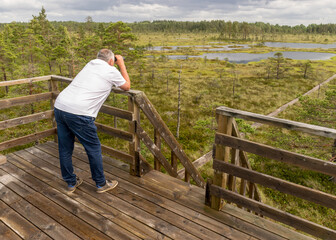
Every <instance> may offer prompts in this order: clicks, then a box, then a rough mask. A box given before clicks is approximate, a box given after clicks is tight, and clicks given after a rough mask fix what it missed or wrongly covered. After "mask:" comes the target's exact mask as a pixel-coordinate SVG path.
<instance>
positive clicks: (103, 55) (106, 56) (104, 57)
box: [97, 49, 114, 62]
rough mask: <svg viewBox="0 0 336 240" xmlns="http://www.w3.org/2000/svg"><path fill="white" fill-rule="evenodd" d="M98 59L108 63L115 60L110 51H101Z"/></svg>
mask: <svg viewBox="0 0 336 240" xmlns="http://www.w3.org/2000/svg"><path fill="white" fill-rule="evenodd" d="M97 58H98V59H101V60H104V61H105V62H108V61H110V59H114V53H113V52H112V51H111V50H109V49H101V50H100V51H99V52H98V54H97Z"/></svg>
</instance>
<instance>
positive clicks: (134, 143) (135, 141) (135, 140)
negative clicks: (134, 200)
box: [128, 96, 141, 176]
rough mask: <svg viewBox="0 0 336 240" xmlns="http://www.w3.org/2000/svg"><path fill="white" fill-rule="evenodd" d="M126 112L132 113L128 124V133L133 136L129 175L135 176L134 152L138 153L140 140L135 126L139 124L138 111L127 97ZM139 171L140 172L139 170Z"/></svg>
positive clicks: (130, 149)
mask: <svg viewBox="0 0 336 240" xmlns="http://www.w3.org/2000/svg"><path fill="white" fill-rule="evenodd" d="M128 110H129V111H130V112H132V113H133V121H130V122H129V132H130V133H132V135H133V141H131V142H130V143H129V155H131V156H132V157H133V161H132V163H131V164H130V174H131V175H133V176H137V171H136V162H135V161H136V152H139V153H140V139H139V137H138V135H137V134H136V132H137V124H140V110H139V107H138V106H137V105H136V104H135V101H134V97H132V96H130V97H128ZM140 171H141V170H140Z"/></svg>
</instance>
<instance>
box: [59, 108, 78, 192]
mask: <svg viewBox="0 0 336 240" xmlns="http://www.w3.org/2000/svg"><path fill="white" fill-rule="evenodd" d="M54 112H55V119H56V123H57V136H58V150H59V159H60V165H61V173H62V177H63V179H64V181H66V182H67V184H68V185H72V186H73V185H75V184H76V181H77V180H76V175H75V174H74V170H73V166H72V152H73V149H74V141H75V135H74V134H73V133H72V132H71V130H70V129H69V128H68V126H67V124H66V122H65V121H64V112H62V111H60V110H58V109H55V110H54Z"/></svg>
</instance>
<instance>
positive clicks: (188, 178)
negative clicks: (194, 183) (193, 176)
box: [184, 171, 190, 183]
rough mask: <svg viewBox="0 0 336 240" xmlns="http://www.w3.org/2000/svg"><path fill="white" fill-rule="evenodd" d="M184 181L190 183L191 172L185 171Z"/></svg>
mask: <svg viewBox="0 0 336 240" xmlns="http://www.w3.org/2000/svg"><path fill="white" fill-rule="evenodd" d="M184 181H185V182H187V183H190V174H189V173H188V172H187V171H185V172H184Z"/></svg>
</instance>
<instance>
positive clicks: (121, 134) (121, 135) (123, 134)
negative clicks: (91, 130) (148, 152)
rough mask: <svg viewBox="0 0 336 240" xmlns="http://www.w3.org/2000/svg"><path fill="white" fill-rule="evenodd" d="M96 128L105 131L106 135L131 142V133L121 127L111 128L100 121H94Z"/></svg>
mask: <svg viewBox="0 0 336 240" xmlns="http://www.w3.org/2000/svg"><path fill="white" fill-rule="evenodd" d="M95 125H96V127H97V130H98V131H100V132H103V133H106V134H108V135H111V136H114V137H118V138H121V139H124V140H126V141H129V142H132V141H133V135H132V134H131V133H129V132H126V131H123V130H121V129H117V128H113V127H110V126H107V125H104V124H101V123H97V122H96V123H95Z"/></svg>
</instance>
